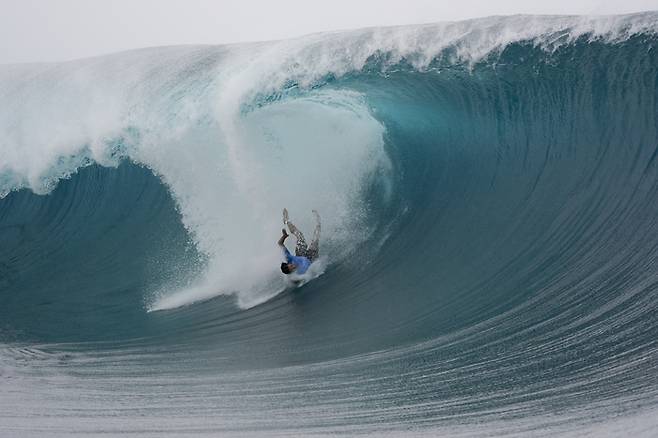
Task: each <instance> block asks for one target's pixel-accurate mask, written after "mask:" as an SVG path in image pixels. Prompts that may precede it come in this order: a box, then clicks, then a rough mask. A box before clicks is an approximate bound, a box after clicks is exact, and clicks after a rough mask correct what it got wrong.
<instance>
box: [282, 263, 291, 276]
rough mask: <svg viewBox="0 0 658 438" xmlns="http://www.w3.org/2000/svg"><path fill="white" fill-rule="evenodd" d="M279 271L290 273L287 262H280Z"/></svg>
mask: <svg viewBox="0 0 658 438" xmlns="http://www.w3.org/2000/svg"><path fill="white" fill-rule="evenodd" d="M281 272H283V273H284V274H290V268H288V263H285V262H284V263H281Z"/></svg>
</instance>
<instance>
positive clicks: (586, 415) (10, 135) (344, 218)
mask: <svg viewBox="0 0 658 438" xmlns="http://www.w3.org/2000/svg"><path fill="white" fill-rule="evenodd" d="M657 30H658V14H656V13H643V14H635V15H626V16H613V17H559V16H556V17H534V16H514V17H502V18H501V17H492V18H486V19H478V20H470V21H464V22H455V23H440V24H432V25H423V26H406V27H398V28H373V29H366V30H359V31H351V32H339V33H329V34H318V35H311V36H307V37H303V38H300V39H295V40H287V41H279V42H271V43H258V44H248V45H234V46H199V47H197V46H184V47H166V48H155V49H143V50H138V51H132V52H126V53H120V54H116V55H111V56H105V57H99V58H91V59H85V60H80V61H74V62H69V63H62V64H46V65H14V66H2V68H0V100H1V101H2V105H1V106H0V134H1V135H0V157H1V158H0V194H1V195H2V199H1V200H0V242H1V244H0V304H1V305H0V342H2V344H0V345H1V346H2V350H0V367H1V368H0V378H2V384H3V387H4V388H7V389H6V391H5V394H6V396H3V397H1V398H0V400H1V401H0V407H1V408H2V409H0V412H2V413H1V414H0V416H2V418H3V426H0V427H2V428H3V429H2V430H3V431H4V432H7V433H8V431H14V432H20V433H21V434H23V435H24V434H27V435H38V434H40V433H43V432H44V431H46V430H48V431H50V432H51V433H53V434H55V435H57V434H63V433H67V432H73V431H77V432H80V431H82V432H84V433H86V434H106V433H108V432H109V433H116V434H120V433H124V432H125V433H133V432H142V433H153V434H161V433H165V432H169V433H172V434H174V435H176V436H183V435H186V434H188V435H193V436H196V435H198V434H202V433H208V434H217V433H225V434H232V435H242V434H244V435H255V436H261V435H267V434H270V433H271V434H283V435H286V434H287V435H290V434H293V435H304V436H308V435H313V434H327V433H346V434H350V435H351V434H383V433H390V434H393V435H396V436H398V435H404V434H408V435H416V434H427V433H443V434H450V435H464V436H471V435H477V436H480V435H483V434H494V435H519V436H526V435H528V434H532V435H551V436H552V435H555V434H563V435H582V434H586V433H589V434H592V435H596V436H599V435H601V434H606V433H607V434H610V435H615V434H618V433H621V431H624V432H628V431H629V430H632V431H633V432H634V433H636V434H640V435H643V434H644V435H647V436H650V435H651V434H652V433H653V432H655V428H656V427H658V423H656V420H655V418H658V417H656V415H655V413H656V403H657V402H658V373H657V369H656V367H657V365H656V359H657V358H658V345H657V341H656V335H658V324H657V323H656V317H655V313H656V298H658V296H657V295H658V292H657V290H658V289H657V288H658V286H657V284H658V283H657V282H658V275H657V274H656V271H655V264H656V259H657V258H656V256H657V253H656V252H657V251H658V249H657V248H658V246H657V245H656V244H655V243H654V242H655V241H656V237H658V229H657V227H656V221H655V218H656V214H657V213H658V211H656V209H657V207H656V205H655V202H654V200H655V199H656V190H657V188H658V187H657V183H656V181H658V180H657V178H656V177H657V171H658V170H657V168H656V162H655V156H656V151H658V130H657V128H658V103H657V102H658V86H657V81H658V55H656V45H657V43H658V37H657V36H656V31H657ZM283 206H287V207H288V208H289V210H290V211H291V215H292V216H293V218H294V219H295V221H296V222H298V223H299V225H300V227H301V228H302V229H306V230H309V231H310V230H311V227H312V221H311V219H312V216H311V215H310V211H311V209H313V208H316V209H318V210H320V212H321V213H322V215H323V240H322V246H321V251H322V253H323V255H324V263H325V266H324V269H325V272H324V274H323V275H322V276H320V277H319V278H317V279H315V280H314V281H312V282H310V283H308V284H306V285H304V286H303V287H301V288H298V289H289V288H286V282H285V281H284V279H283V278H282V276H281V274H280V273H279V272H278V271H277V269H278V267H277V266H278V263H277V262H278V260H279V257H280V254H279V253H278V250H277V247H276V244H275V242H276V239H277V238H278V233H279V232H280V231H279V230H280V227H281V218H280V214H281V212H280V211H281V208H282V207H283ZM43 412H47V413H48V414H47V415H44V414H43ZM62 418H64V420H62ZM90 418H91V419H93V421H90V420H89V419H90Z"/></svg>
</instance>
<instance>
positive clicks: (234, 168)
mask: <svg viewBox="0 0 658 438" xmlns="http://www.w3.org/2000/svg"><path fill="white" fill-rule="evenodd" d="M657 29H658V14H657V13H644V14H635V15H625V16H612V17H576V16H570V17H563V16H544V17H536V16H511V17H489V18H484V19H477V20H469V21H462V22H451V23H438V24H427V25H417V26H401V27H386V28H371V29H361V30H355V31H349V32H334V33H322V34H315V35H309V36H306V37H302V38H297V39H292V40H285V41H276V42H269V43H258V44H242V45H233V46H217V47H212V46H198V47H196V46H181V47H167V48H155V49H144V50H137V51H131V52H126V53H119V54H115V55H111V56H105V57H98V58H90V59H85V60H79V61H74V62H68V63H62V64H44V65H15V66H2V67H0V101H2V105H0V196H4V195H6V194H7V193H8V192H9V191H10V190H15V189H18V188H22V187H27V188H30V189H31V190H33V191H35V192H36V193H47V192H48V191H50V190H51V189H52V187H53V186H54V184H55V183H56V181H57V180H58V179H60V178H63V177H67V176H69V175H70V174H71V173H73V172H75V171H76V169H78V168H79V167H81V166H84V165H87V164H89V163H91V162H96V163H100V164H102V165H106V166H111V165H116V164H117V163H118V160H119V159H120V158H129V159H131V160H133V161H135V162H138V163H141V164H144V165H146V166H148V167H149V168H150V169H152V170H153V171H154V172H155V173H156V174H158V175H159V176H160V177H161V178H162V180H163V181H164V182H165V183H166V184H167V185H168V186H169V187H170V189H171V192H172V194H173V196H174V198H175V199H176V201H177V203H178V205H179V208H180V211H181V213H182V217H183V222H184V224H185V226H186V227H187V229H188V230H189V231H190V232H191V234H192V236H193V238H194V239H195V242H196V244H197V246H198V248H199V249H200V250H201V251H202V252H204V253H205V254H207V255H208V256H209V257H208V259H209V266H208V271H207V275H206V277H205V278H203V279H199V281H198V282H197V283H194V284H191V285H190V287H189V288H188V289H186V290H184V291H162V293H161V294H158V296H156V297H154V299H153V304H152V308H153V309H162V308H171V307H176V306H179V305H184V304H187V303H190V302H194V301H198V300H202V299H207V298H210V297H212V296H215V295H217V294H222V293H223V294H231V293H235V294H237V296H238V298H239V303H240V304H241V305H245V306H249V305H253V304H254V303H257V302H259V301H262V300H263V299H267V298H268V297H269V296H271V294H272V293H276V291H279V290H281V289H282V288H283V287H285V283H284V282H283V280H282V279H281V276H280V274H279V273H277V271H276V270H277V262H278V260H279V257H280V254H279V253H278V249H277V248H276V245H274V242H275V241H276V239H277V238H278V232H279V229H280V226H281V219H280V210H281V208H282V207H283V206H287V207H288V208H289V209H290V211H291V215H292V218H293V220H295V221H296V222H298V225H299V226H300V227H301V228H302V229H303V230H308V231H309V232H310V230H311V229H312V225H313V224H312V217H311V214H310V210H311V209H313V208H316V209H318V210H320V212H321V213H322V214H323V219H324V224H323V225H324V229H323V231H324V233H323V237H324V239H325V241H326V242H328V244H327V245H325V247H324V248H323V249H325V250H328V251H329V252H332V251H333V253H334V255H335V256H339V255H338V254H339V253H344V252H347V251H349V250H350V248H356V246H357V245H359V243H360V242H362V241H363V239H365V238H367V235H368V232H369V230H368V229H367V228H365V226H364V224H363V222H362V221H361V220H360V219H361V218H362V217H363V214H364V212H363V211H361V210H360V208H361V207H360V205H361V202H360V201H361V199H360V196H361V194H360V189H361V187H362V184H363V182H364V181H365V180H368V179H369V178H370V177H372V176H373V175H374V174H375V173H377V171H378V170H382V169H383V170H385V171H386V170H387V169H389V168H390V164H389V163H388V158H387V157H386V154H385V152H384V148H383V134H384V129H383V127H382V126H381V124H380V123H379V122H378V121H377V120H375V119H374V118H373V116H372V115H371V114H370V112H369V110H368V107H367V105H366V103H365V102H364V101H363V99H362V97H361V96H360V95H358V94H357V93H353V92H346V91H336V90H333V91H330V90H327V91H309V92H306V93H301V94H300V95H299V96H297V97H295V98H291V97H290V96H289V97H288V98H284V99H281V100H278V101H275V102H272V103H269V104H267V105H263V106H260V107H255V106H253V105H252V104H253V103H254V99H257V98H259V97H262V96H267V95H268V94H271V93H273V92H276V91H278V90H281V89H282V88H283V87H284V86H286V85H290V84H297V85H298V86H299V87H301V88H304V87H308V86H309V85H311V84H313V83H314V82H315V81H317V80H318V79H320V78H322V77H324V76H326V75H327V74H332V75H335V76H341V75H344V74H346V73H348V72H351V71H355V70H360V69H362V68H363V67H364V66H365V65H366V63H367V62H368V60H369V59H370V58H371V57H372V56H373V55H378V54H385V55H386V56H385V59H386V62H387V63H388V64H395V63H397V62H399V61H400V60H401V59H406V60H407V61H408V62H409V63H411V64H412V65H413V66H415V67H416V68H419V69H423V68H426V67H427V66H428V65H429V63H430V62H431V60H432V59H434V58H435V57H436V56H437V55H439V54H442V53H448V51H446V49H450V50H449V52H450V56H451V57H452V59H453V60H454V61H455V62H465V63H474V62H477V61H478V60H481V59H482V58H483V57H485V56H487V55H488V54H490V53H492V52H495V51H497V50H500V49H501V48H503V47H505V46H506V45H508V44H510V43H513V42H517V41H531V42H532V43H533V44H535V45H537V46H539V47H542V48H545V49H547V50H552V49H554V48H555V47H557V46H559V45H562V44H568V43H569V42H571V41H573V40H575V39H576V38H579V37H583V36H587V37H589V38H590V39H597V38H601V39H605V40H608V41H619V40H623V39H626V38H629V37H630V36H632V35H635V34H637V33H655V32H656V30H657ZM446 56H447V55H446ZM384 67H385V66H384ZM380 173H381V172H380ZM385 173H386V172H384V174H385ZM347 230H349V231H347Z"/></svg>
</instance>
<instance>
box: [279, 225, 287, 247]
mask: <svg viewBox="0 0 658 438" xmlns="http://www.w3.org/2000/svg"><path fill="white" fill-rule="evenodd" d="M287 237H288V233H286V230H285V229H283V230H281V238H280V239H279V242H278V243H279V246H280V247H282V248H285V247H286V246H285V245H284V244H283V242H285V240H286V238H287Z"/></svg>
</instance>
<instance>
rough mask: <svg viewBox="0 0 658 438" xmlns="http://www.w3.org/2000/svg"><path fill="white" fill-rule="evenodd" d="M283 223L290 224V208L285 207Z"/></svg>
mask: <svg viewBox="0 0 658 438" xmlns="http://www.w3.org/2000/svg"><path fill="white" fill-rule="evenodd" d="M283 224H284V225H288V209H287V208H284V209H283Z"/></svg>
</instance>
